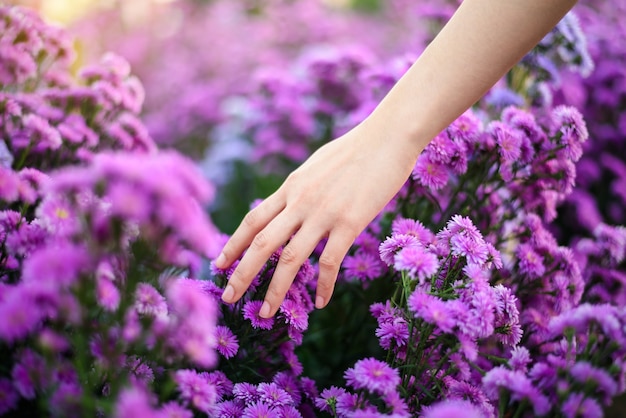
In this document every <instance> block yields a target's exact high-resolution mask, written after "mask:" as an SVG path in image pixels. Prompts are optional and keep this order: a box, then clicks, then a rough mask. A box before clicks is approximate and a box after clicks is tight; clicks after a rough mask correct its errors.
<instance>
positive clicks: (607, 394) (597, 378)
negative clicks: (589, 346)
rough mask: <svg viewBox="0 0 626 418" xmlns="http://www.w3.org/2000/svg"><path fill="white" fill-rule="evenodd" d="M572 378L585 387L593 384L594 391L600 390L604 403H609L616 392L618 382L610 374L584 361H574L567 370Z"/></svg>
mask: <svg viewBox="0 0 626 418" xmlns="http://www.w3.org/2000/svg"><path fill="white" fill-rule="evenodd" d="M569 373H570V375H571V376H572V378H573V379H574V380H575V381H577V382H580V383H581V384H583V385H584V386H585V387H590V386H595V389H596V392H595V393H597V391H599V392H601V393H602V394H603V395H604V396H603V400H604V404H605V405H607V406H608V405H610V404H611V401H612V400H613V397H614V396H615V395H616V394H617V393H618V384H617V382H616V381H615V380H614V379H613V378H612V377H611V375H610V374H609V373H608V372H607V371H605V370H603V369H601V368H598V367H594V366H593V365H592V364H590V363H588V362H586V361H578V362H576V363H575V364H574V365H573V366H572V367H571V368H570V370H569Z"/></svg>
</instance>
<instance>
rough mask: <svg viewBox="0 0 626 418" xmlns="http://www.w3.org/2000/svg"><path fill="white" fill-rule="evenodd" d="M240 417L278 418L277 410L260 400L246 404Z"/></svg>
mask: <svg viewBox="0 0 626 418" xmlns="http://www.w3.org/2000/svg"><path fill="white" fill-rule="evenodd" d="M241 418H280V415H279V414H278V410H277V409H275V408H273V407H272V406H270V405H267V404H265V403H263V402H261V401H257V402H255V403H253V404H252V405H248V406H247V407H246V409H244V410H243V415H241Z"/></svg>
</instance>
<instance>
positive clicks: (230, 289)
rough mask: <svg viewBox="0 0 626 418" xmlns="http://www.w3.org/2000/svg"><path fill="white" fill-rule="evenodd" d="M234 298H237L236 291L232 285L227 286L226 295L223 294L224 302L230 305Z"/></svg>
mask: <svg viewBox="0 0 626 418" xmlns="http://www.w3.org/2000/svg"><path fill="white" fill-rule="evenodd" d="M233 297H235V289H234V288H233V287H232V286H231V285H228V286H226V289H224V293H222V300H223V301H224V302H226V303H230V302H231V301H232V300H233Z"/></svg>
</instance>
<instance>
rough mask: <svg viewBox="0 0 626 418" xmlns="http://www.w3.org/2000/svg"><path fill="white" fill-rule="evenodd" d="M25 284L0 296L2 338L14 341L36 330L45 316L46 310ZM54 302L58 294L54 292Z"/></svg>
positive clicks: (0, 336) (0, 330) (0, 329)
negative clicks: (30, 295) (43, 310)
mask: <svg viewBox="0 0 626 418" xmlns="http://www.w3.org/2000/svg"><path fill="white" fill-rule="evenodd" d="M28 290H29V289H27V288H26V287H25V286H19V287H11V288H9V289H8V290H7V291H6V292H5V293H4V294H3V295H2V297H1V298H0V315H1V316H0V317H1V318H3V320H2V321H0V338H1V339H3V340H5V341H7V342H14V341H16V340H20V339H22V338H24V337H26V336H27V335H28V334H29V333H31V332H32V331H34V330H35V329H36V328H37V326H38V325H39V324H40V322H41V320H42V319H43V317H44V312H42V309H41V307H40V306H38V304H37V303H36V302H35V301H34V300H32V298H31V297H27V298H25V297H24V296H27V295H29V292H28ZM53 297H54V299H53V300H54V302H55V304H56V302H57V301H58V295H56V294H53Z"/></svg>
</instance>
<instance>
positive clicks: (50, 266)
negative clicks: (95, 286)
mask: <svg viewBox="0 0 626 418" xmlns="http://www.w3.org/2000/svg"><path fill="white" fill-rule="evenodd" d="M90 268H92V259H91V256H90V254H89V253H88V251H87V250H86V249H85V247H83V246H82V245H77V244H73V243H69V242H65V241H57V242H55V243H54V244H51V245H48V246H47V247H44V248H42V249H40V250H39V251H37V252H36V253H34V254H32V255H31V257H29V258H28V260H27V261H26V262H25V263H24V269H23V273H22V280H23V281H24V282H25V283H27V282H33V283H35V282H36V283H39V284H41V283H42V282H47V283H51V284H55V285H57V286H60V287H61V288H63V287H67V286H70V285H73V284H74V283H76V281H77V280H78V279H79V277H80V275H81V273H83V272H86V271H89V269H90Z"/></svg>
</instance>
